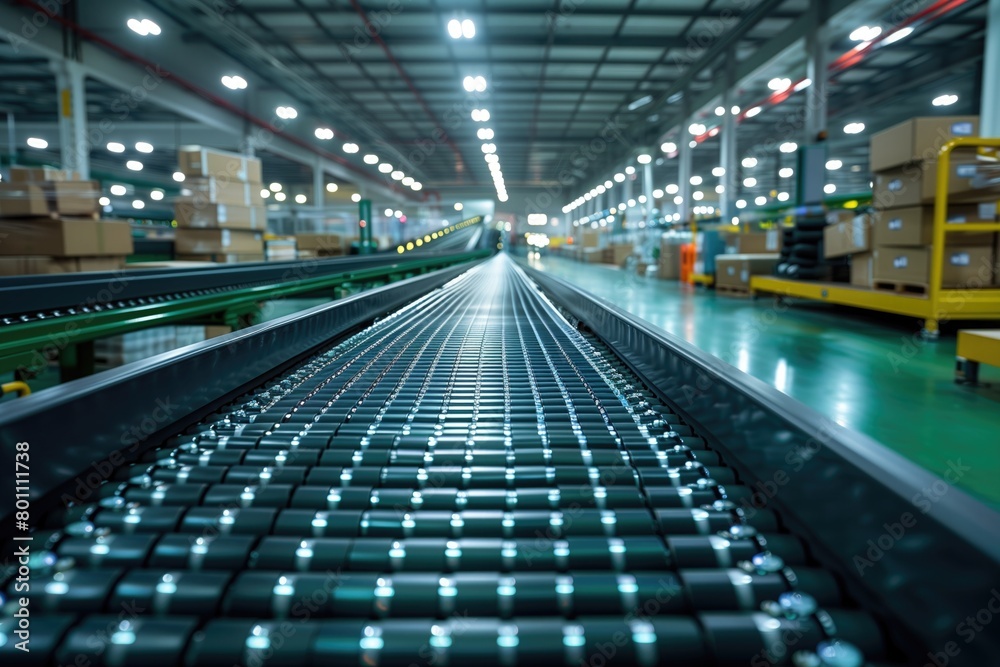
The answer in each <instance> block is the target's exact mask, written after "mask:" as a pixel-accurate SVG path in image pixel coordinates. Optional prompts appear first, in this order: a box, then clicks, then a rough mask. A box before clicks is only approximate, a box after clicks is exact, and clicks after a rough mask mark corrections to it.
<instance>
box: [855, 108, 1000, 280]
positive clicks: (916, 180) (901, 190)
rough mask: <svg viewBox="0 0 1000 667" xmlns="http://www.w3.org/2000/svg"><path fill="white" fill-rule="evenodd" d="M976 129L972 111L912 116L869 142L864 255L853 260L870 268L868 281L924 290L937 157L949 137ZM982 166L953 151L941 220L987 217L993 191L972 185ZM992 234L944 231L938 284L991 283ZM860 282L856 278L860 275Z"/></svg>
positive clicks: (965, 152)
mask: <svg viewBox="0 0 1000 667" xmlns="http://www.w3.org/2000/svg"><path fill="white" fill-rule="evenodd" d="M978 134H979V119H978V118H977V117H975V116H949V117H938V118H913V119H911V120H909V121H907V122H905V123H901V124H899V125H897V126H895V127H892V128H890V129H888V130H885V131H884V132H880V133H879V134H876V135H875V136H873V137H872V140H871V167H872V171H873V172H874V173H875V180H874V191H873V203H874V207H875V212H874V213H873V214H872V216H871V219H870V223H871V248H872V252H871V254H870V256H866V255H862V256H860V257H859V256H857V255H856V256H855V261H860V262H862V263H869V262H870V265H871V269H870V272H871V286H872V287H874V288H876V289H892V290H897V291H906V292H917V293H921V292H926V290H927V288H928V285H929V283H930V264H931V247H930V246H931V243H932V236H933V229H934V201H935V197H936V192H937V186H938V161H937V155H938V151H939V150H940V148H941V147H942V146H943V145H944V144H945V143H946V142H948V141H950V140H951V139H954V138H959V137H975V136H978ZM982 168H983V167H982V165H981V164H979V163H977V159H976V155H975V150H974V149H959V150H955V151H953V152H952V155H951V163H950V167H949V178H948V204H949V205H948V210H947V216H946V217H947V220H948V222H952V223H958V222H962V223H964V222H976V221H979V222H993V221H994V220H995V219H996V214H997V208H996V206H997V204H996V202H997V200H998V199H1000V191H998V190H996V189H992V190H991V189H977V183H976V177H977V174H978V172H979V170H980V169H982ZM995 236H996V235H995V234H990V233H954V234H948V236H947V245H946V246H945V250H944V265H943V274H942V281H941V287H944V288H955V287H973V286H976V285H984V284H985V285H989V284H990V283H991V282H993V283H994V284H995V281H996V276H995V273H996V272H995V268H994V267H995V263H996V243H995ZM858 273H859V280H860V273H861V271H860V270H859V271H858Z"/></svg>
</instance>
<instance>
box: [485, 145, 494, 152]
mask: <svg viewBox="0 0 1000 667" xmlns="http://www.w3.org/2000/svg"><path fill="white" fill-rule="evenodd" d="M483 152H484V153H496V152H497V146H496V144H483Z"/></svg>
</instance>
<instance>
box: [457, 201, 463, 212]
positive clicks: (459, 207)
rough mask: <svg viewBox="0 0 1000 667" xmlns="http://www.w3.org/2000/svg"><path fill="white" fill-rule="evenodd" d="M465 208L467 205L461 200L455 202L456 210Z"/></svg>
mask: <svg viewBox="0 0 1000 667" xmlns="http://www.w3.org/2000/svg"><path fill="white" fill-rule="evenodd" d="M463 208H465V205H464V204H463V203H462V202H460V201H457V202H455V210H456V211H461V210H462V209H463Z"/></svg>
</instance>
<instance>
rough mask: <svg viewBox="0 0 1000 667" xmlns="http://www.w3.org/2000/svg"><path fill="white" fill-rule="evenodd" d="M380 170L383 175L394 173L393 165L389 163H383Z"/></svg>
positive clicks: (379, 167)
mask: <svg viewBox="0 0 1000 667" xmlns="http://www.w3.org/2000/svg"><path fill="white" fill-rule="evenodd" d="M378 170H379V171H380V172H382V173H383V174H388V173H390V172H392V165H391V164H389V163H388V162H383V163H382V164H380V165H379V166H378Z"/></svg>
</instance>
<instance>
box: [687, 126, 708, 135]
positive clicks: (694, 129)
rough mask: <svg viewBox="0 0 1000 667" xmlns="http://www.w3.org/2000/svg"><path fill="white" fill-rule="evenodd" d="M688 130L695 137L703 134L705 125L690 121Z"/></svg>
mask: <svg viewBox="0 0 1000 667" xmlns="http://www.w3.org/2000/svg"><path fill="white" fill-rule="evenodd" d="M688 132H690V133H691V134H692V135H693V136H695V137H697V136H699V135H702V134H705V126H704V125H703V124H701V123H691V125H689V126H688Z"/></svg>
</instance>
